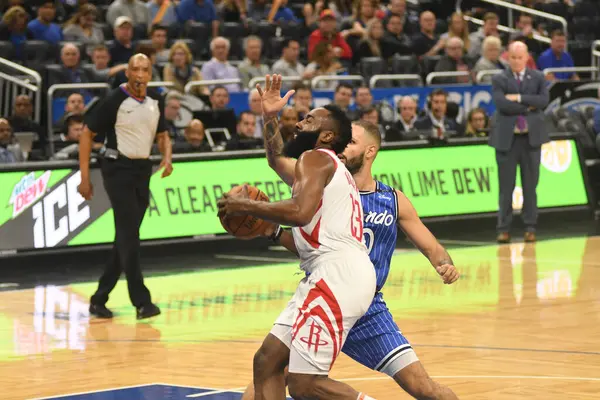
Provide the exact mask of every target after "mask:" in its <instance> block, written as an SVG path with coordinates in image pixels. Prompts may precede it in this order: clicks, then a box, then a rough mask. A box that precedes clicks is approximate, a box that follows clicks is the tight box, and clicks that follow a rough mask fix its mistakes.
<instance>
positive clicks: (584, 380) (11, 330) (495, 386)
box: [0, 237, 600, 400]
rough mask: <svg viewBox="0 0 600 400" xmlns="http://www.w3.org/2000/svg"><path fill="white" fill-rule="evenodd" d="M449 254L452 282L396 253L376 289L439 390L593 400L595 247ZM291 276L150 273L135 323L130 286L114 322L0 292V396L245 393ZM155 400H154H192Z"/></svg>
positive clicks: (36, 296) (590, 242) (349, 373)
mask: <svg viewBox="0 0 600 400" xmlns="http://www.w3.org/2000/svg"><path fill="white" fill-rule="evenodd" d="M451 255H452V256H453V258H454V261H455V263H456V265H457V267H458V268H459V269H460V271H461V273H462V277H461V279H460V280H459V281H458V282H457V284H455V285H451V286H447V285H443V284H442V283H441V281H440V279H439V278H438V277H437V275H436V273H435V271H434V270H433V269H432V268H431V266H429V265H428V263H427V261H426V260H425V259H424V258H423V257H422V256H421V255H420V254H418V253H416V252H400V253H398V254H397V255H395V256H394V259H393V264H392V272H391V275H390V278H389V280H388V282H387V284H386V287H385V288H384V290H383V292H384V295H385V299H386V301H387V303H388V306H389V308H390V310H391V311H392V313H393V314H394V317H395V319H396V322H397V323H398V325H399V326H400V328H401V329H402V331H403V333H404V334H405V335H406V336H407V337H408V339H409V340H410V341H411V343H412V344H413V346H414V349H415V351H416V352H417V355H418V356H419V358H420V359H421V361H422V362H423V363H424V365H425V368H426V369H427V370H428V372H429V374H430V375H431V376H433V377H434V379H435V380H436V381H439V382H440V383H442V384H444V385H448V386H450V387H451V388H452V389H453V390H454V391H455V392H456V393H457V395H458V396H459V397H460V398H461V399H494V400H503V399H531V398H536V399H548V400H549V399H557V400H558V399H560V400H564V399H569V400H577V399H594V398H600V238H598V237H591V238H572V239H561V240H552V241H544V242H539V243H537V244H532V245H529V244H528V245H525V244H523V243H516V244H512V245H504V246H495V245H490V246H480V247H465V248H460V249H454V250H452V251H451ZM297 272H298V269H297V267H296V266H295V264H279V265H267V266H257V267H253V268H243V269H234V270H211V271H206V270H199V271H198V272H194V273H185V274H178V275H169V276H159V277H150V278H147V279H146V281H147V284H148V286H149V288H150V290H151V292H152V294H153V300H154V301H155V302H157V303H158V305H159V306H160V307H161V309H162V311H163V314H162V315H161V316H159V317H157V318H155V319H152V320H149V321H147V322H140V323H138V322H137V321H136V320H135V312H134V311H135V310H134V309H133V307H132V306H131V305H130V303H129V298H128V295H127V290H126V284H125V282H124V281H121V282H120V283H119V285H118V286H117V288H116V289H115V292H114V293H113V294H112V296H111V300H110V301H109V303H108V306H109V308H111V309H112V310H113V311H114V312H115V313H116V314H117V316H116V318H114V319H113V320H111V321H102V320H95V319H91V320H90V319H89V318H88V315H87V307H88V298H89V296H90V295H91V293H93V291H94V289H95V287H96V283H95V282H92V283H83V284H72V285H69V286H64V287H57V286H38V287H36V288H34V289H28V290H19V291H4V292H0V387H1V388H2V389H3V390H2V398H3V399H28V398H38V397H46V396H59V395H66V394H69V393H76V392H85V391H96V390H102V389H109V388H118V387H124V386H132V385H140V384H151V383H158V382H160V383H166V384H170V385H181V386H185V387H188V386H189V387H203V388H217V389H234V390H232V391H236V390H241V389H240V388H243V387H244V386H245V385H246V384H247V383H249V381H250V377H251V373H252V369H251V362H252V356H253V354H254V352H255V351H256V349H257V348H258V346H259V345H260V343H261V340H262V338H263V337H264V335H265V334H266V333H267V332H268V331H269V329H270V326H271V324H272V322H273V321H274V320H275V318H276V317H277V315H278V314H279V312H280V311H281V310H283V308H284V306H285V304H286V302H287V300H288V299H289V298H290V297H291V295H292V294H293V292H294V289H295V286H296V283H297V281H298V280H299V278H300V276H299V275H297V274H296V273H297ZM331 376H332V377H333V378H335V379H340V380H343V381H345V382H347V383H349V384H350V385H352V386H353V387H355V388H356V389H357V390H361V391H364V392H366V393H367V394H369V395H370V396H372V397H375V398H376V399H378V400H382V399H384V400H385V399H404V398H406V399H408V398H409V397H408V396H407V395H406V394H405V393H404V392H402V391H401V390H400V389H399V387H397V385H396V384H395V383H394V382H393V381H392V380H391V379H389V378H388V377H387V376H385V375H381V374H379V373H376V372H373V371H370V370H368V369H367V368H365V367H362V366H360V365H358V364H357V363H355V362H354V361H352V360H350V359H349V358H348V357H346V356H344V355H342V356H340V358H339V359H338V361H337V362H336V365H335V366H334V368H333V370H332V374H331ZM106 393H109V392H106ZM161 393H162V394H161V395H159V397H156V398H186V397H185V396H183V397H177V395H176V394H175V392H173V391H171V392H169V393H171V394H165V393H167V392H166V391H163V392H161ZM95 396H96V397H93V398H94V399H109V398H110V399H113V398H115V399H116V398H117V397H111V396H110V395H108V394H106V395H103V394H102V393H97V394H96V395H95ZM198 397H205V398H206V399H209V398H211V399H212V398H213V397H208V396H198ZM130 398H134V397H130ZM139 398H142V397H139ZM146 398H150V397H146ZM152 398H154V397H152ZM215 398H216V397H215ZM219 398H221V397H219ZM223 398H225V397H223ZM230 398H233V397H230ZM238 398H239V397H238Z"/></svg>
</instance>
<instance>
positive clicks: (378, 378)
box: [336, 375, 600, 382]
mask: <svg viewBox="0 0 600 400" xmlns="http://www.w3.org/2000/svg"><path fill="white" fill-rule="evenodd" d="M431 378H432V379H539V380H549V379H554V380H561V381H591V382H600V378H591V377H590V378H586V377H582V376H543V375H539V376H538V375H437V376H433V375H432V376H431ZM386 379H390V377H389V376H374V377H364V378H342V379H336V380H337V381H340V382H353V381H382V380H386Z"/></svg>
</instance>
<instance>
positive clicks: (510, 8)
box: [482, 0, 569, 37]
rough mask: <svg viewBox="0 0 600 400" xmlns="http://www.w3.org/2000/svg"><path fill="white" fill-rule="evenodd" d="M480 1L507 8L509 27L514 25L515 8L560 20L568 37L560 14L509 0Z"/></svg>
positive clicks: (566, 25) (566, 27) (564, 20)
mask: <svg viewBox="0 0 600 400" xmlns="http://www.w3.org/2000/svg"><path fill="white" fill-rule="evenodd" d="M482 1H484V2H486V3H490V4H494V5H497V6H501V7H506V8H508V25H509V26H511V27H512V26H514V18H513V10H515V11H520V12H522V13H525V14H531V15H535V16H536V17H541V18H546V19H549V20H551V21H556V22H560V23H561V25H562V27H563V31H564V32H565V35H566V36H567V37H569V30H568V24H567V20H566V19H564V18H563V17H561V16H558V15H554V14H550V13H547V12H543V11H538V10H535V9H533V8H529V7H523V6H519V5H517V4H512V3H509V2H506V1H503V0H482Z"/></svg>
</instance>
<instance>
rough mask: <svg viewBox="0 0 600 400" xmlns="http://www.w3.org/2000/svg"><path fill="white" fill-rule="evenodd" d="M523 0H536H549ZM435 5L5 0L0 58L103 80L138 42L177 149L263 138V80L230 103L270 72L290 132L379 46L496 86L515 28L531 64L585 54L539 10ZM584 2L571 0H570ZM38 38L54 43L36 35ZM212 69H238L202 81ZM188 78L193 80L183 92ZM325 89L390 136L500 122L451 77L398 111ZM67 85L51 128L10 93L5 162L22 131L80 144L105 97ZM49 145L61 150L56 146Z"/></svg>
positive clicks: (0, 144) (64, 77)
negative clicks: (506, 29) (277, 81)
mask: <svg viewBox="0 0 600 400" xmlns="http://www.w3.org/2000/svg"><path fill="white" fill-rule="evenodd" d="M581 1H584V0H581ZM515 2H516V3H519V4H523V5H525V6H528V7H537V6H538V5H539V3H545V2H543V1H540V0H531V1H530V0H516V1H515ZM427 3H428V4H429V5H431V4H435V5H436V7H428V8H427V7H419V6H415V5H414V4H412V3H408V4H407V1H406V0H390V1H389V3H386V2H382V1H380V0H332V1H328V2H325V1H323V0H317V1H316V2H309V3H304V1H303V0H302V1H300V2H298V1H292V0H289V2H288V0H277V1H274V2H266V1H264V0H253V1H244V0H220V1H216V0H180V1H170V0H148V1H147V2H143V1H141V0H115V1H112V2H111V1H95V2H91V1H86V0H79V1H69V0H62V1H50V0H48V1H44V0H41V1H40V0H38V1H24V0H5V1H0V6H1V7H0V16H1V22H0V45H1V46H0V51H5V52H9V53H0V57H4V55H5V54H10V58H11V59H12V60H16V61H19V62H21V63H23V64H24V65H26V66H28V67H31V68H34V69H37V70H39V71H40V72H42V73H43V74H42V76H43V77H44V80H45V83H44V85H45V87H48V86H49V85H52V84H56V83H70V84H81V83H93V82H108V83H110V84H111V86H112V87H116V86H118V85H119V84H121V83H123V82H124V81H125V80H126V78H125V69H126V62H127V61H128V59H129V57H130V56H131V55H133V54H134V53H136V52H142V53H144V54H146V55H147V56H148V57H150V59H151V60H152V62H153V66H154V68H153V80H154V81H161V82H167V83H168V84H167V85H165V87H161V88H159V89H160V90H162V91H163V92H164V94H165V96H166V101H165V104H166V109H165V115H166V118H167V120H168V121H169V132H170V133H171V135H172V138H173V143H174V152H176V153H182V152H183V153H186V152H207V151H214V150H236V149H249V148H260V147H262V139H261V138H262V120H261V111H260V100H259V98H258V94H257V92H256V91H255V90H250V91H249V93H248V111H247V112H244V113H241V114H240V115H238V116H235V114H233V112H231V110H230V109H229V107H228V103H229V99H230V93H233V92H240V91H246V90H248V87H249V84H250V83H251V82H252V80H253V79H254V78H262V77H264V75H266V74H268V73H278V74H281V75H283V76H284V77H286V78H289V79H290V80H286V81H285V82H284V83H285V85H284V86H285V87H284V90H288V89H291V88H292V87H293V88H295V90H296V94H295V96H294V99H293V104H291V105H290V107H288V108H287V109H286V110H285V111H284V113H283V115H282V118H281V124H282V126H281V129H282V132H285V137H286V138H290V137H292V136H293V130H294V128H293V126H294V124H295V123H296V122H297V121H298V120H299V119H301V118H302V117H303V116H304V115H305V114H306V113H307V112H308V110H309V109H310V108H311V107H312V106H313V104H312V91H311V87H310V86H307V85H306V83H307V82H308V81H309V80H310V79H313V78H315V77H318V76H341V77H342V78H343V76H344V75H347V74H350V73H356V72H357V71H358V72H360V71H361V64H362V63H363V62H364V61H365V60H367V59H371V58H373V57H376V58H378V59H379V60H380V61H381V63H382V64H385V63H386V61H388V60H391V59H393V58H394V57H404V56H410V57H411V58H412V59H413V60H414V62H415V63H416V64H415V65H417V67H418V68H419V71H420V72H457V74H456V75H453V76H445V77H441V78H439V80H436V81H435V83H439V84H465V83H482V84H488V83H489V82H490V80H491V76H492V75H485V74H483V75H482V74H481V73H482V72H484V71H490V70H498V69H500V70H501V69H504V68H506V65H507V64H506V59H507V53H506V47H507V45H508V44H509V43H511V42H512V41H516V40H520V41H524V42H526V43H527V45H528V46H529V49H530V51H531V57H530V61H529V63H528V68H532V69H540V70H543V69H546V68H551V67H570V66H574V65H575V64H574V61H573V57H572V56H571V55H570V54H569V52H567V51H566V44H567V39H568V38H567V37H566V35H565V33H564V32H563V31H561V30H560V29H554V28H553V27H550V28H552V29H548V28H549V27H548V26H547V25H544V24H540V23H537V22H536V21H535V20H533V19H532V17H531V16H530V15H528V14H521V15H519V16H518V17H517V20H516V24H515V28H516V31H515V32H513V33H511V34H510V35H508V34H505V33H503V32H502V31H501V30H499V29H498V26H499V23H500V20H501V16H500V15H499V13H497V12H494V10H492V9H485V8H481V7H480V5H475V3H477V2H475V1H471V2H469V1H465V2H464V4H465V5H466V8H467V9H468V10H467V9H465V7H463V9H465V10H466V11H469V13H470V14H472V15H476V16H477V17H478V18H480V19H481V20H483V24H482V26H480V27H479V26H474V25H472V24H470V23H469V22H468V20H467V19H466V18H465V15H466V14H463V13H459V12H456V10H455V5H454V2H453V1H429V2H427ZM471 3H473V4H471ZM577 3H578V1H577V0H564V1H562V2H561V4H563V5H564V7H566V9H567V10H568V9H571V8H574V7H576V6H577ZM466 11H465V12H466ZM535 35H542V36H547V37H549V38H550V40H551V43H550V45H549V46H547V45H545V44H543V43H541V42H539V41H537V40H535V39H534V36H535ZM36 42H41V43H45V44H47V46H46V47H44V46H40V47H35V46H33V44H34V43H36ZM7 46H10V49H8V47H7ZM2 49H4V50H2ZM6 49H8V50H6ZM32 49H33V50H32ZM54 50H56V56H51V57H50V58H52V57H55V59H53V60H51V61H49V59H48V58H46V59H44V58H43V57H45V55H44V54H46V55H47V52H48V51H54ZM32 51H35V54H33V55H32V54H31V52H32ZM42 53H43V54H42ZM36 62H41V64H36ZM546 77H547V79H548V80H549V81H553V80H557V79H560V80H564V79H573V80H576V79H579V76H578V75H577V74H576V73H567V72H561V73H554V74H547V75H546ZM294 79H295V81H294ZM202 80H229V81H228V82H227V83H224V84H219V85H212V84H211V85H197V84H194V82H195V81H202ZM190 85H191V90H186V86H190ZM316 89H329V90H334V91H335V95H334V100H333V101H334V103H336V104H337V105H339V106H340V107H341V108H342V109H344V110H345V111H346V112H347V113H348V116H349V117H350V118H352V119H353V120H357V119H366V120H369V121H371V122H374V123H377V124H378V125H379V126H380V127H381V132H382V136H383V138H384V140H385V141H398V140H411V139H416V138H429V137H431V138H444V137H448V136H450V137H451V136H467V137H481V136H485V135H486V134H487V131H488V128H489V121H490V118H489V116H488V115H486V113H485V111H484V110H482V109H474V110H467V111H469V112H468V114H467V115H464V116H462V115H460V116H459V113H458V110H457V105H456V104H453V103H451V102H449V99H448V94H447V93H446V92H445V91H443V90H441V89H439V90H434V91H433V92H432V93H431V95H430V96H429V98H428V100H427V106H426V107H425V108H423V109H419V108H418V106H417V105H418V103H417V101H416V99H413V98H411V97H404V98H402V99H401V100H399V101H398V102H397V104H392V105H391V108H392V110H391V111H390V110H389V109H386V107H385V105H384V104H381V103H378V102H375V101H374V100H373V96H372V93H371V90H370V89H369V87H366V86H360V87H354V86H350V85H349V84H347V83H345V82H341V83H340V82H339V81H336V80H324V81H321V83H320V84H319V85H317V87H316ZM61 96H63V98H64V101H65V109H64V115H63V116H62V117H61V118H60V119H59V120H58V121H55V122H54V123H53V126H52V127H51V129H50V130H48V129H47V128H48V127H47V126H45V125H44V124H38V123H36V122H35V121H34V120H33V118H32V116H33V104H32V98H30V97H28V96H26V95H20V96H18V97H16V98H13V99H7V100H8V101H9V102H10V104H12V105H13V112H12V114H11V115H6V116H4V117H5V118H2V119H0V162H18V161H21V160H23V159H24V157H23V156H24V154H23V151H20V150H19V148H18V144H16V142H15V140H14V138H13V137H12V133H13V132H33V133H34V134H36V140H35V141H34V143H33V146H32V148H31V150H29V149H27V150H28V151H27V152H26V153H27V154H25V156H26V158H27V159H30V160H32V159H33V160H35V159H47V158H53V159H63V158H69V157H76V156H77V141H78V137H79V135H80V133H81V131H82V130H83V127H84V125H83V124H84V122H83V118H82V114H83V113H84V112H85V111H86V109H87V108H88V107H89V106H90V102H92V103H93V100H94V99H95V98H97V97H98V96H99V95H98V92H96V91H94V90H83V89H81V90H70V91H63V92H61ZM100 96H101V95H100ZM189 96H194V97H196V98H198V99H199V100H200V101H201V102H202V104H204V105H205V106H206V108H208V109H211V110H212V111H213V115H212V117H214V118H212V117H211V118H212V119H211V118H208V119H205V120H201V119H199V118H196V116H190V117H189V118H188V119H187V120H188V121H189V123H188V124H187V126H184V127H182V126H180V124H178V121H180V120H181V119H182V118H183V116H182V113H184V107H183V104H184V103H185V102H186V101H187V100H186V99H188V98H189ZM3 100H6V99H3ZM231 115H233V116H234V117H235V118H236V123H234V124H230V125H228V126H224V127H226V128H228V133H227V134H226V135H225V136H222V135H217V134H216V133H214V132H212V130H213V129H212V128H215V127H214V126H213V125H214V122H215V121H217V120H228V118H229V116H231ZM0 117H1V115H0ZM230 122H231V121H230ZM209 128H211V129H209ZM48 131H51V132H52V133H51V135H50V136H49V135H48ZM7 132H8V133H7ZM213 135H215V137H214V138H213V137H212V136H213ZM50 143H52V144H53V146H52V147H53V149H54V151H53V152H49V151H48V147H49V146H48V145H49V144H50ZM98 146H100V144H98Z"/></svg>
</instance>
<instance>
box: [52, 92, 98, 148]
mask: <svg viewBox="0 0 600 400" xmlns="http://www.w3.org/2000/svg"><path fill="white" fill-rule="evenodd" d="M77 89H105V90H109V89H110V85H109V84H108V83H58V84H56V85H52V86H50V87H49V88H48V115H47V117H46V119H47V123H48V126H47V129H48V131H47V132H48V142H49V144H50V154H54V139H55V137H54V129H53V128H54V123H53V122H54V121H53V119H52V113H53V111H54V104H52V103H53V101H52V100H54V92H56V91H57V90H77Z"/></svg>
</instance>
